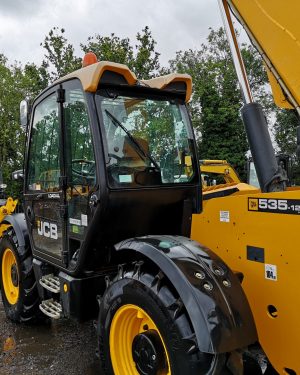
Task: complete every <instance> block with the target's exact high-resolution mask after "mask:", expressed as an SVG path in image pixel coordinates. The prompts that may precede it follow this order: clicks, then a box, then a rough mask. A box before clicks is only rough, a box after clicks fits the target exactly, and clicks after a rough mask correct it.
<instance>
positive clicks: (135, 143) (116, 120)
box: [105, 109, 160, 171]
mask: <svg viewBox="0 0 300 375" xmlns="http://www.w3.org/2000/svg"><path fill="white" fill-rule="evenodd" d="M105 113H106V114H107V116H108V117H109V118H110V119H111V120H112V121H113V123H114V124H115V125H117V126H119V127H120V128H121V129H122V130H123V131H124V132H125V134H126V135H127V137H128V138H129V139H130V141H131V143H132V145H133V146H134V148H135V149H136V151H137V152H138V153H139V155H140V156H142V157H143V158H147V159H148V160H150V161H151V163H152V164H153V165H154V166H155V168H156V169H157V170H159V171H160V167H159V165H158V164H157V162H156V161H155V160H154V159H153V157H152V156H151V155H150V154H148V153H147V152H146V151H145V150H144V149H143V148H142V147H141V146H140V144H139V143H138V142H137V140H136V139H135V138H134V137H133V136H132V135H131V133H130V132H129V131H128V130H127V129H126V128H125V126H124V125H123V124H122V123H121V122H120V121H119V120H118V119H117V118H116V117H115V116H114V115H113V114H112V113H110V112H109V111H108V110H107V109H105Z"/></svg>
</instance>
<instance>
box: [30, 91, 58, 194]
mask: <svg viewBox="0 0 300 375" xmlns="http://www.w3.org/2000/svg"><path fill="white" fill-rule="evenodd" d="M59 176H60V163H59V121H58V106H57V103H56V95H55V94H53V95H51V96H49V97H48V98H46V99H45V100H44V101H43V102H41V103H40V104H38V106H37V107H36V109H35V111H34V119H33V126H32V133H31V143H30V150H29V164H28V189H29V190H42V191H58V190H59Z"/></svg>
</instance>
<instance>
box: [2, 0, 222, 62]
mask: <svg viewBox="0 0 300 375" xmlns="http://www.w3.org/2000/svg"><path fill="white" fill-rule="evenodd" d="M146 25H148V26H149V27H150V30H151V31H152V34H153V37H154V39H155V40H156V41H157V51H158V52H160V53H161V63H162V64H163V65H164V64H166V63H167V61H168V60H169V59H171V58H173V57H174V56H175V52H176V51H179V50H185V49H189V48H198V47H200V45H201V43H203V42H204V41H205V39H206V37H207V35H208V32H209V30H208V28H209V27H213V28H216V27H219V26H221V25H222V21H221V17H220V12H219V8H218V3H217V0H181V1H180V0H68V1H66V0H0V53H3V54H4V55H5V56H6V57H8V59H9V61H10V62H12V61H14V60H17V61H20V62H22V63H26V62H35V63H37V64H39V63H40V62H41V60H42V57H43V49H42V47H40V43H41V42H42V41H43V40H44V37H45V35H46V34H48V32H49V30H50V28H52V27H53V26H58V27H60V28H61V27H63V28H65V30H66V34H65V35H66V37H67V39H68V40H69V41H70V42H71V43H72V44H73V45H74V47H75V49H76V53H77V54H78V55H79V53H80V50H79V44H80V42H82V43H85V42H86V41H87V38H88V36H93V35H95V34H101V35H110V34H111V33H112V32H114V33H115V34H116V35H118V36H120V37H129V38H130V39H132V40H134V37H135V35H136V33H137V32H138V31H141V30H142V28H143V27H144V26H146Z"/></svg>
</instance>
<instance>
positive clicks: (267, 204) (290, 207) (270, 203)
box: [248, 198, 300, 215]
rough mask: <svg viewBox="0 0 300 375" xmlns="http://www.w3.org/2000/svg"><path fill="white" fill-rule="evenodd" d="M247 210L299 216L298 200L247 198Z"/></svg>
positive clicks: (299, 203) (299, 204) (299, 206)
mask: <svg viewBox="0 0 300 375" xmlns="http://www.w3.org/2000/svg"><path fill="white" fill-rule="evenodd" d="M248 210H249V211H255V212H271V213H277V214H289V215H290V214H292V215H299V214H300V199H275V198H248Z"/></svg>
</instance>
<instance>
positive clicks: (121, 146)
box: [100, 96, 194, 187]
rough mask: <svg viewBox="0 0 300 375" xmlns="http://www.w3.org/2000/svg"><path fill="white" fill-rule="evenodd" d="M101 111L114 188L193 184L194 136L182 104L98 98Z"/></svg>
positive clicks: (120, 98)
mask: <svg viewBox="0 0 300 375" xmlns="http://www.w3.org/2000/svg"><path fill="white" fill-rule="evenodd" d="M100 106H101V112H102V117H103V121H104V128H105V135H106V142H107V156H108V165H107V169H108V176H109V180H110V184H111V185H113V186H125V185H131V186H132V187H138V186H141V185H157V184H170V183H186V182H190V181H192V179H193V177H194V171H193V165H192V146H191V141H192V134H191V133H190V132H189V130H188V129H189V124H188V121H189V120H188V117H187V113H186V109H185V106H184V105H181V104H178V103H175V102H172V101H168V100H155V99H144V98H133V97H126V96H118V97H113V98H110V97H109V98H107V97H100Z"/></svg>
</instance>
